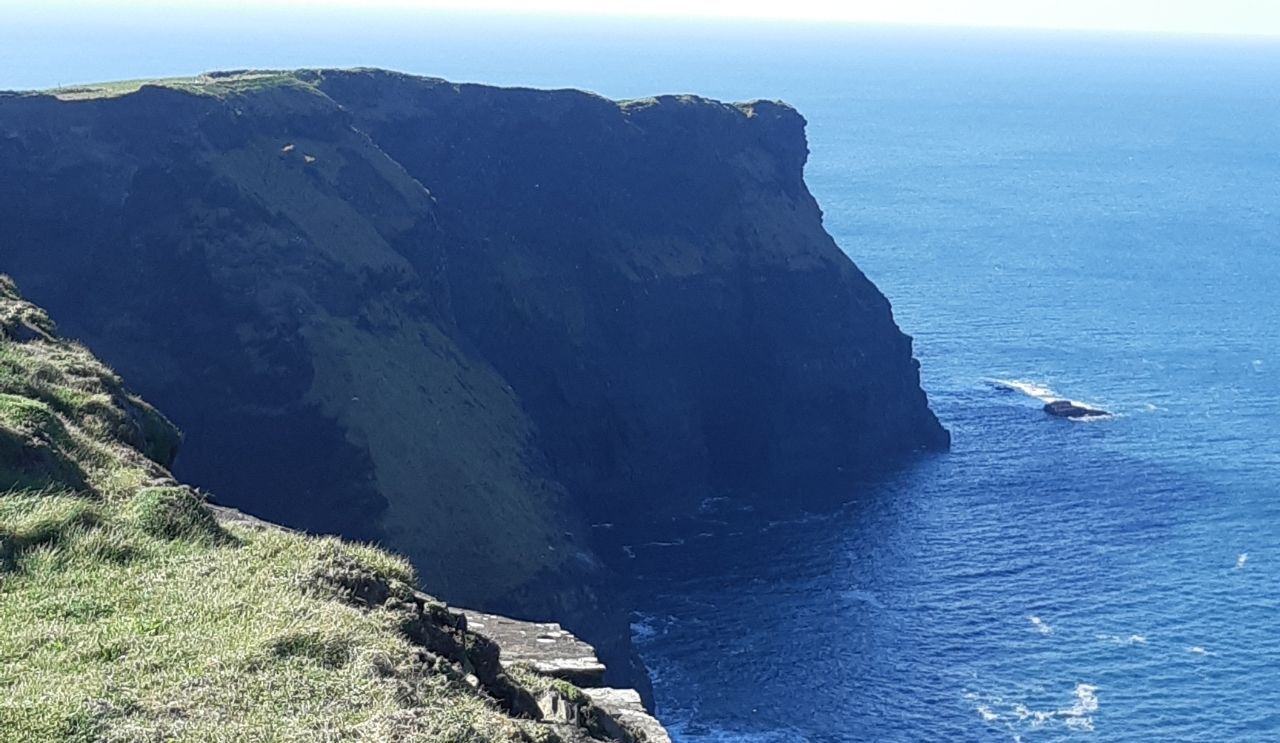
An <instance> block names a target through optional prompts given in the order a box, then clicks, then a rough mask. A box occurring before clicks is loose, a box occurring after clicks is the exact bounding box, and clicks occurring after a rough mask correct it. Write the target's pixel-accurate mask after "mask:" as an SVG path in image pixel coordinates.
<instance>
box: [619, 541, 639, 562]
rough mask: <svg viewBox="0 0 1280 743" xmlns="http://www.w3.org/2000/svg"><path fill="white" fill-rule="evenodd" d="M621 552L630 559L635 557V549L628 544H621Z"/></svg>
mask: <svg viewBox="0 0 1280 743" xmlns="http://www.w3.org/2000/svg"><path fill="white" fill-rule="evenodd" d="M622 553H623V554H624V555H626V556H627V557H630V558H631V559H632V560H634V559H636V550H635V548H634V547H632V546H631V545H629V544H624V545H622Z"/></svg>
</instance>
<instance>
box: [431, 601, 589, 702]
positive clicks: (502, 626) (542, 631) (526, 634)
mask: <svg viewBox="0 0 1280 743" xmlns="http://www.w3.org/2000/svg"><path fill="white" fill-rule="evenodd" d="M455 611H461V612H462V613H463V614H464V615H466V617H467V629H468V630H470V631H472V632H475V633H477V634H481V635H484V636H485V637H488V638H489V639H490V640H493V641H494V642H496V643H498V647H500V648H501V649H502V651H501V653H502V654H501V658H502V662H503V663H527V664H528V665H530V666H532V667H533V669H534V670H536V671H537V672H538V673H541V674H543V675H545V676H551V677H553V678H558V679H563V680H565V681H568V682H569V683H571V684H573V685H575V686H599V685H600V684H601V683H602V681H603V679H604V672H605V667H604V664H603V663H601V662H600V659H599V658H597V657H596V651H595V648H593V647H591V646H590V645H588V644H587V643H585V642H583V641H582V640H579V639H578V638H577V637H575V636H574V635H573V633H571V632H569V631H568V630H566V629H564V628H563V627H561V626H560V625H559V624H556V623H554V622H524V621H520V620H518V619H510V618H508V617H501V616H498V615H496V614H485V613H483V612H477V611H470V610H468V609H455Z"/></svg>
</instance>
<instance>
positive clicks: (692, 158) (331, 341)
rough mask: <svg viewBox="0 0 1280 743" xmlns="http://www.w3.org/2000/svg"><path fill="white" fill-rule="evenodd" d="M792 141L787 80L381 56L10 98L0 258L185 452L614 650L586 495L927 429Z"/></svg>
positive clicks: (680, 482)
mask: <svg viewBox="0 0 1280 743" xmlns="http://www.w3.org/2000/svg"><path fill="white" fill-rule="evenodd" d="M67 98H70V99H67ZM806 155H807V151H806V146H805V140H804V121H803V119H802V118H801V117H800V116H799V115H798V114H797V113H796V112H795V111H793V110H792V109H790V108H788V107H786V106H784V105H781V104H775V103H765V102H758V103H753V104H743V105H736V106H734V105H725V104H720V103H715V102H711V101H706V100H703V99H697V98H662V99H656V100H645V101H636V102H630V103H623V104H618V103H615V102H612V101H608V100H605V99H602V98H599V97H596V96H591V95H588V94H584V93H579V92H574V91H554V92H548V91H530V90H503V89H497V88H486V87H481V86H456V85H452V84H449V83H445V82H442V81H437V80H430V79H424V78H415V77H409V76H403V75H395V74H390V73H384V72H376V71H355V72H332V71H325V72H300V73H291V74H267V75H256V74H255V75H240V76H219V77H215V78H212V79H207V80H203V81H188V82H180V83H169V84H166V85H163V86H145V87H142V88H141V89H139V90H133V91H130V90H128V89H113V90H106V91H102V90H88V91H81V92H79V93H75V94H73V95H70V96H66V95H64V96H63V99H59V98H55V97H52V96H49V95H36V94H32V95H14V96H6V97H0V225H2V226H3V230H0V268H2V269H3V270H5V271H7V272H9V273H11V274H13V275H14V276H15V277H16V278H17V279H18V280H19V281H20V282H21V283H22V284H23V285H24V287H25V288H26V292H27V294H28V295H29V296H30V297H31V298H32V299H34V300H35V301H37V302H39V303H41V304H43V305H45V306H46V307H48V308H49V309H50V311H52V312H54V313H55V314H56V315H57V316H58V317H60V318H61V319H62V325H63V329H64V331H66V332H67V333H68V334H69V335H72V336H76V337H80V338H82V339H83V340H85V341H86V342H88V343H90V344H92V346H93V347H94V348H95V349H96V350H97V352H98V353H99V354H100V355H101V356H103V357H104V358H105V359H106V360H107V361H108V362H109V363H111V364H112V365H113V366H115V367H116V368H117V369H119V370H120V372H121V373H122V374H124V375H125V376H127V377H128V378H129V379H131V380H132V381H133V383H134V384H135V385H136V386H137V388H138V389H139V390H140V391H141V392H142V393H143V394H144V395H146V396H147V397H148V398H149V399H151V400H153V401H154V402H155V403H156V404H158V405H159V406H161V407H162V408H163V409H165V410H166V411H167V412H168V413H169V414H170V415H171V416H172V417H173V419H174V420H175V421H176V422H177V423H178V424H179V425H180V426H181V427H182V428H183V429H184V431H185V432H186V434H187V440H188V442H189V444H190V445H189V447H188V448H187V450H186V451H187V452H188V453H187V454H184V455H183V457H182V458H181V459H180V460H179V462H178V464H177V472H178V473H179V474H180V475H181V476H183V477H184V478H185V479H187V480H189V481H192V482H194V483H197V484H200V485H201V486H203V487H206V488H208V489H209V490H211V491H212V492H213V493H215V495H216V497H217V498H218V499H219V500H221V501H224V502H226V503H229V504H231V505H235V506H238V507H241V508H243V509H245V510H248V511H251V512H254V513H257V514H259V515H262V516H264V517H266V518H270V519H273V520H278V521H281V522H283V523H286V524H289V525H292V526H297V527H301V528H306V529H312V530H317V531H328V532H337V533H341V534H344V535H347V536H352V537H359V538H366V539H378V540H381V541H382V542H384V543H386V544H388V545H389V546H391V547H393V548H395V549H398V550H400V551H402V552H404V553H405V554H407V555H408V556H409V557H410V558H411V559H412V560H413V561H414V562H415V564H416V565H417V566H418V567H419V568H420V570H421V572H422V575H423V580H424V583H425V585H426V586H427V587H428V588H430V589H431V590H433V591H434V592H436V593H438V594H440V595H441V596H442V597H444V598H446V599H450V600H455V601H459V602H466V603H470V604H473V605H477V606H480V607H482V608H487V607H492V608H498V609H505V610H507V611H519V610H521V609H523V610H524V611H525V612H526V613H528V614H532V615H542V616H549V617H552V618H557V619H561V620H562V621H564V623H565V624H567V625H569V626H570V627H573V628H575V629H579V630H581V631H583V633H584V635H585V636H586V637H587V639H589V640H592V641H593V642H595V643H596V644H597V645H600V646H601V648H600V649H601V652H602V655H604V656H606V660H608V659H609V658H608V657H607V656H610V655H611V654H612V655H615V657H616V654H617V653H619V652H621V651H622V648H624V647H625V644H626V639H625V637H626V634H625V624H626V622H625V619H626V617H625V613H622V612H620V611H618V607H613V608H610V604H609V602H608V600H607V599H605V598H602V597H601V595H600V594H599V592H598V590H597V587H598V586H599V585H600V581H601V578H602V576H603V575H604V573H603V570H602V568H601V567H600V565H599V563H598V562H597V561H596V558H595V557H594V556H593V553H592V552H591V551H590V550H589V549H588V547H587V543H588V539H587V538H586V534H587V530H586V528H585V526H584V525H585V524H586V523H587V519H601V520H610V521H614V522H617V523H619V524H620V525H621V526H622V528H623V529H625V526H626V524H628V523H633V522H635V521H638V520H640V519H645V518H652V517H654V516H658V515H669V514H671V513H678V512H681V511H686V510H688V509H689V508H691V507H693V505H694V504H696V503H697V502H698V501H700V500H702V499H703V498H706V497H708V496H709V495H724V494H728V495H735V496H739V497H743V498H757V499H767V500H769V501H772V502H774V503H775V504H778V503H785V502H786V501H788V500H791V499H797V498H800V497H806V496H807V495H809V494H810V493H819V492H821V491H822V490H823V489H824V488H830V487H831V486H832V484H833V482H834V478H835V477H836V475H837V473H839V472H844V473H849V474H852V473H857V472H861V471H865V470H866V469H867V468H868V467H870V466H872V465H873V464H877V463H881V462H883V461H885V460H888V459H893V458H895V457H898V456H901V455H905V454H908V453H910V452H912V451H915V450H921V449H938V448H944V447H945V446H946V444H947V434H946V432H945V431H944V430H943V429H942V428H941V427H940V426H939V425H938V422H937V420H936V419H935V418H934V416H933V414H932V413H931V412H930V411H929V409H928V406H927V402H926V400H925V396H924V393H923V392H922V391H921V389H920V387H919V376H918V371H917V365H916V363H915V361H914V360H913V359H912V356H911V343H910V339H909V338H907V337H906V336H904V335H903V334H902V333H901V332H900V331H899V330H898V328H897V327H896V325H895V324H894V322H893V318H892V316H891V313H890V308H889V304H888V302H887V301H886V300H885V298H884V297H883V296H882V295H881V294H880V293H879V292H878V291H877V290H876V289H875V287H874V286H872V285H871V283H870V282H868V281H867V280H866V278H865V277H864V276H863V275H862V274H861V273H860V272H859V271H858V269H857V268H856V267H855V266H854V265H853V263H852V262H851V261H850V260H849V259H848V258H847V257H846V256H845V255H844V254H843V253H842V252H841V251H840V250H839V249H838V248H837V247H836V246H835V244H834V243H833V242H832V240H831V238H830V237H829V236H828V235H827V234H826V232H825V231H824V230H823V228H822V224H821V213H820V211H819V209H818V207H817V205H816V204H815V202H814V200H813V198H812V197H811V196H810V195H809V193H808V190H807V189H806V188H805V186H804V182H803V167H804V162H805V158H806ZM846 495H847V494H846ZM606 626H607V629H606ZM610 640H613V642H612V643H611V642H610Z"/></svg>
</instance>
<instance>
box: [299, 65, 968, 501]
mask: <svg viewBox="0 0 1280 743" xmlns="http://www.w3.org/2000/svg"><path fill="white" fill-rule="evenodd" d="M320 87H321V89H322V90H323V91H324V92H325V93H326V94H327V95H329V96H330V97H332V98H333V99H334V100H336V101H338V102H339V103H340V104H342V105H343V106H344V107H345V108H346V109H347V110H349V111H351V112H352V114H353V116H354V120H355V125H356V126H357V128H359V129H360V130H361V131H363V132H366V133H367V134H368V135H369V136H370V138H371V140H372V141H373V142H374V143H375V144H376V145H377V146H378V147H379V148H380V149H381V150H382V151H384V152H386V153H387V154H388V155H389V156H391V157H392V158H393V159H395V160H396V161H397V162H398V163H400V164H401V165H403V166H404V167H405V169H406V170H407V171H408V172H409V173H410V174H411V175H413V176H414V177H415V178H416V179H417V180H419V181H420V182H422V183H424V184H429V186H430V188H431V190H432V192H433V194H434V195H435V196H436V199H437V204H438V210H437V214H438V215H439V218H440V220H441V224H442V225H443V229H444V230H445V231H446V232H447V233H448V234H449V235H450V237H451V239H450V240H448V241H446V243H445V245H444V251H445V255H446V257H447V260H446V264H445V265H446V268H445V271H446V276H447V278H448V283H449V285H450V287H451V288H452V292H451V298H452V307H453V312H454V317H455V318H456V321H457V324H458V328H459V330H460V331H461V333H462V334H463V335H464V336H465V337H466V339H467V340H468V341H469V343H470V344H471V345H472V346H474V347H475V348H477V349H478V350H479V351H480V353H481V354H482V355H483V356H484V358H485V359H486V360H487V361H489V363H491V364H492V365H493V366H494V367H495V368H496V369H497V370H498V371H499V372H500V373H501V374H502V375H503V377H504V378H505V379H506V380H508V381H509V382H510V383H511V385H512V386H513V388H514V389H515V390H516V392H517V394H518V395H519V397H520V399H521V401H522V402H523V404H524V407H525V409H526V410H527V411H528V412H529V414H530V416H531V417H532V418H533V419H534V421H535V422H536V423H537V425H538V430H539V433H540V437H539V442H540V444H541V447H542V450H543V451H545V452H546V453H547V455H548V457H549V459H550V460H551V463H552V465H553V472H554V474H555V476H556V478H557V479H559V480H560V481H561V482H563V483H565V484H566V485H567V486H568V487H569V490H570V492H572V493H574V494H576V495H578V496H579V497H581V498H585V499H587V502H588V505H589V506H590V509H591V513H592V515H593V517H595V518H617V516H618V512H619V510H620V509H627V510H630V511H634V512H636V513H648V514H653V513H654V512H655V510H656V511H658V512H662V511H667V510H677V511H678V510H683V509H685V508H687V507H688V503H689V500H690V499H696V500H701V499H703V498H705V497H707V495H708V494H709V493H716V494H722V493H730V494H744V493H752V492H754V493H760V494H767V496H766V497H771V498H778V497H781V498H791V497H797V496H799V495H801V494H802V493H803V491H804V490H805V489H806V487H807V488H813V487H815V486H821V484H823V483H824V482H829V481H830V480H831V478H832V477H833V476H834V474H835V470H836V468H837V467H846V468H848V469H850V470H853V469H857V468H859V467H860V466H863V465H865V464H867V463H869V462H875V461H879V460H881V459H883V458H885V457H893V456H896V455H901V454H902V453H904V452H907V451H911V450H913V449H932V448H941V447H945V446H946V442H947V437H946V433H945V431H943V430H942V428H941V427H940V426H939V425H938V423H937V421H936V419H935V418H934V417H933V415H932V413H931V412H930V411H929V409H928V406H927V403H926V401H925V397H924V394H923V392H922V391H921V390H920V387H919V377H918V374H917V366H916V365H915V363H914V361H913V359H912V356H911V343H910V339H909V338H907V337H906V336H904V335H903V334H902V333H901V332H899V330H898V329H897V327H896V326H895V324H894V322H893V318H892V315H891V312H890V308H889V303H888V302H887V301H886V300H885V298H884V297H883V295H881V294H880V292H879V291H877V290H876V288H875V287H874V286H873V285H872V284H871V283H870V282H869V281H868V280H867V279H866V278H865V277H864V276H863V275H862V274H861V272H859V271H858V269H857V268H856V267H855V266H854V264H853V263H852V262H851V261H850V260H849V259H848V258H847V257H846V256H845V255H844V254H843V253H842V252H841V251H840V250H839V248H838V247H837V246H836V245H835V244H834V242H833V241H832V240H831V238H830V236H828V235H827V234H826V232H825V231H824V230H823V228H822V218H821V212H820V210H819V209H818V206H817V204H816V203H815V201H814V199H813V197H812V196H811V195H810V194H809V192H808V190H807V188H806V187H805V184H804V180H803V168H804V163H805V159H806V157H807V154H808V152H807V149H806V144H805V137H804V120H803V119H802V118H801V117H800V115H799V114H797V113H796V112H795V111H794V110H793V109H791V108H789V107H787V106H785V105H782V104H777V103H769V102H755V103H750V104H743V105H736V106H735V105H727V104H722V103H717V102H713V101H707V100H703V99H698V98H689V97H678V98H677V97H665V98H660V99H651V100H642V101H634V102H629V103H624V104H621V105H619V104H616V103H614V102H612V101H607V100H604V99H601V98H598V97H595V96H591V95H588V94H584V93H578V92H574V91H551V92H547V91H532V90H499V89H494V88H487V87H483V86H470V85H463V86H456V85H451V84H447V83H442V82H438V81H425V80H421V79H417V78H407V77H402V76H389V75H385V74H378V73H362V72H354V73H341V74H334V73H330V74H327V75H326V76H325V78H324V80H323V81H322V82H321V83H320ZM695 502H696V501H695Z"/></svg>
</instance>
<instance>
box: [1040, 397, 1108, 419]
mask: <svg viewBox="0 0 1280 743" xmlns="http://www.w3.org/2000/svg"><path fill="white" fill-rule="evenodd" d="M1044 412H1046V413H1048V414H1049V415H1055V416H1057V417H1059V418H1100V417H1102V416H1107V415H1111V413H1108V412H1107V411H1105V410H1098V409H1097V408H1090V407H1088V406H1085V405H1081V404H1080V403H1076V402H1072V401H1070V400H1054V401H1052V402H1049V403H1046V404H1045V406H1044Z"/></svg>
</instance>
